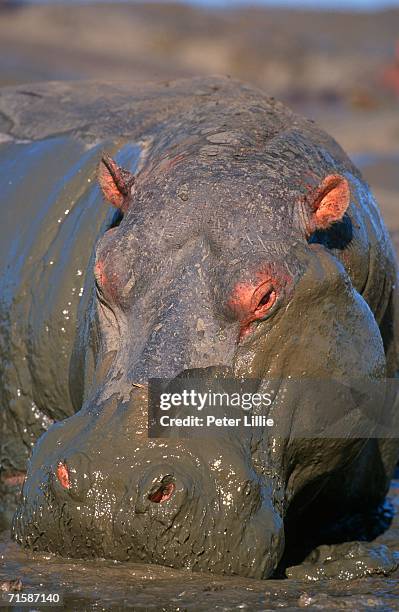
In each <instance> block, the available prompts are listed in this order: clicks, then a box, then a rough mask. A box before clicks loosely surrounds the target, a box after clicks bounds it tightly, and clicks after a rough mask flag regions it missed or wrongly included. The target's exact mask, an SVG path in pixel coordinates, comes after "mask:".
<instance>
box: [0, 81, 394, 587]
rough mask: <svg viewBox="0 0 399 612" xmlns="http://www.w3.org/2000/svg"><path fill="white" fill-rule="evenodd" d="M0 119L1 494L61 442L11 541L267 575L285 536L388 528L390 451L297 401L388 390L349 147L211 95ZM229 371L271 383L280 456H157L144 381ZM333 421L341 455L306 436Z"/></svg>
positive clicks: (178, 446) (191, 451)
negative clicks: (362, 523)
mask: <svg viewBox="0 0 399 612" xmlns="http://www.w3.org/2000/svg"><path fill="white" fill-rule="evenodd" d="M0 116H1V117H2V118H3V120H4V123H5V128H3V130H4V131H5V133H6V134H7V136H6V137H4V143H3V144H2V145H1V146H0V157H1V163H2V169H3V171H2V175H3V176H2V177H1V181H2V187H1V193H2V199H3V202H2V210H3V223H2V238H1V247H0V248H1V256H2V259H1V261H2V266H3V267H2V280H1V287H0V292H1V302H0V338H1V355H2V363H1V378H0V382H1V393H2V396H3V400H2V406H1V407H2V413H1V417H2V428H3V432H4V435H3V437H2V440H1V445H2V446H1V451H2V461H3V472H2V486H3V490H4V491H6V492H7V491H9V490H11V489H10V487H11V486H12V485H15V484H16V483H17V481H18V479H19V480H22V479H23V476H24V471H25V462H26V460H27V456H28V454H29V453H30V449H31V447H32V445H33V444H34V442H35V440H36V438H37V437H38V436H39V435H40V434H41V433H43V431H45V430H47V431H45V433H43V435H42V436H41V437H40V440H39V441H38V442H37V444H36V445H35V446H34V448H33V453H32V456H31V458H30V460H29V463H28V471H27V476H26V479H25V483H24V485H23V491H22V496H21V499H20V501H19V505H18V508H17V511H16V514H15V517H14V522H13V536H14V538H15V539H16V540H17V541H18V542H19V543H20V544H21V545H23V546H25V547H28V548H31V549H33V550H44V551H51V552H55V553H59V554H62V555H66V556H72V557H107V558H111V559H117V560H120V561H125V560H131V561H141V562H151V563H159V564H164V565H169V566H173V567H187V568H191V569H202V570H209V571H212V572H218V573H226V574H241V575H244V576H250V577H256V578H266V577H268V576H270V575H271V574H272V573H273V571H274V570H275V569H276V567H277V566H278V564H279V561H280V559H281V557H282V555H283V553H284V546H285V543H284V530H285V523H287V522H289V523H290V524H291V525H292V524H295V521H297V520H299V519H300V517H303V516H306V517H307V518H308V520H309V521H312V520H315V521H316V519H317V520H320V519H323V520H325V521H326V522H328V521H335V520H336V519H337V518H338V517H339V516H341V515H342V514H344V513H351V512H358V511H363V510H367V509H373V508H375V507H376V506H377V505H378V504H379V503H380V502H381V501H382V500H383V498H384V496H385V494H386V491H387V487H388V483H389V480H390V478H391V476H392V472H393V469H394V466H395V463H396V460H397V457H398V443H397V441H396V440H395V439H391V438H389V437H386V438H385V439H376V438H372V437H371V438H369V437H368V434H366V435H365V436H362V437H359V436H356V435H350V428H351V425H352V424H357V423H358V421H359V419H360V418H361V417H359V415H358V412H357V411H356V408H357V404H356V394H355V393H353V394H352V395H350V394H349V395H345V394H344V395H342V394H341V395H340V394H339V393H337V395H336V396H333V397H332V399H331V398H330V397H329V398H327V397H321V396H320V394H319V395H318V396H315V397H309V394H307V395H306V394H304V395H299V396H298V395H295V394H292V393H290V392H289V391H288V392H287V385H286V383H285V381H287V380H291V379H298V380H323V381H337V382H338V383H340V384H342V383H345V382H348V384H349V385H350V383H351V380H352V379H353V378H355V379H356V380H359V381H361V384H362V385H363V384H364V385H365V387H367V385H370V384H373V383H374V382H375V383H376V384H377V383H378V382H379V381H380V382H383V381H385V380H386V379H388V378H394V377H395V375H396V372H397V370H398V343H397V341H398V330H397V306H396V295H395V291H396V289H395V283H396V281H397V269H396V265H395V259H394V254H393V249H392V246H391V243H390V239H389V237H388V234H387V231H386V229H385V226H384V223H383V221H382V219H381V216H380V213H379V210H378V207H377V205H376V203H375V201H374V199H373V197H372V195H371V193H370V191H369V189H368V187H367V185H366V184H365V182H364V181H363V179H362V177H361V175H360V173H359V171H358V170H357V169H356V168H355V167H354V166H353V164H352V163H351V161H350V160H349V159H348V157H347V156H346V155H345V153H344V152H343V151H342V149H341V148H340V147H339V146H338V145H337V144H336V142H335V141H334V140H333V139H332V138H330V137H329V136H328V135H327V134H325V133H324V132H323V131H321V130H320V129H319V128H317V127H316V126H315V125H314V123H313V122H310V121H308V120H306V119H303V118H301V117H299V116H297V115H295V114H294V113H292V112H291V111H290V110H289V109H287V108H286V107H285V106H283V105H282V104H280V103H278V102H276V101H274V100H273V99H271V98H268V97H266V96H264V95H263V94H261V93H259V92H258V91H256V90H253V89H251V88H249V87H247V86H244V85H241V84H239V83H236V82H234V81H230V80H228V79H221V78H211V79H194V80H185V81H177V82H175V83H162V84H159V85H137V84H131V85H123V86H122V85H107V84H106V83H100V84H96V83H90V84H82V83H80V84H65V83H64V84H50V85H35V86H30V87H29V89H27V88H26V87H25V88H22V87H20V88H16V89H11V88H8V89H7V88H6V89H4V90H3V91H2V93H1V94H0ZM104 151H105V152H104ZM97 178H98V183H97ZM101 191H102V194H103V196H104V197H105V199H106V200H107V201H108V202H109V203H110V204H111V205H112V208H108V207H107V206H105V205H104V204H103V203H102V202H101V200H102V197H101ZM113 211H114V212H113ZM226 371H227V372H228V373H229V376H231V377H233V378H237V379H242V378H251V379H256V380H258V381H259V388H262V385H267V381H268V380H269V379H273V380H274V381H275V380H278V381H280V383H279V385H278V388H277V391H276V392H275V394H274V396H273V401H272V403H271V406H270V409H269V414H270V415H272V416H273V417H274V420H275V422H276V430H275V432H274V433H273V434H272V436H271V435H270V432H268V433H267V434H266V432H265V431H264V430H262V428H259V427H257V428H254V429H250V430H249V432H247V433H243V432H242V431H240V432H239V433H238V432H235V431H234V429H231V430H229V429H227V428H226V430H225V431H224V432H223V434H224V435H221V436H220V435H219V436H209V437H201V438H196V437H195V436H194V437H190V438H182V439H176V438H170V439H167V438H164V439H161V438H149V437H148V435H147V383H148V381H149V379H151V378H163V379H167V380H171V381H173V380H174V379H176V378H178V377H186V378H188V379H189V378H190V376H193V377H197V378H198V377H199V378H201V377H203V378H204V379H206V381H207V383H208V382H209V384H211V382H212V380H216V379H218V377H220V376H221V373H223V372H226ZM312 388H313V387H312ZM314 388H315V389H316V388H317V385H316V386H315V387H314ZM316 395H317V394H316ZM333 395H334V394H333ZM331 406H333V407H334V410H335V409H336V410H337V411H338V412H339V414H340V415H341V416H342V417H343V418H346V419H347V421H346V422H347V426H348V435H347V436H343V435H341V436H340V435H336V436H331V437H326V436H324V437H323V436H319V437H316V436H314V437H313V438H312V437H305V436H299V435H296V432H297V431H299V430H300V426H301V424H303V423H310V422H312V423H313V424H314V423H315V422H319V421H320V423H323V422H324V420H325V418H326V416H328V414H327V413H328V412H329V411H330V410H331ZM54 421H55V422H54ZM281 423H284V427H285V435H284V436H282V435H279V425H280V424H281ZM298 428H299V429H298ZM287 431H288V435H286V434H287ZM355 431H356V428H355ZM7 487H8V489H7ZM10 499H11V498H10Z"/></svg>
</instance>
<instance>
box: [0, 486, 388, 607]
mask: <svg viewBox="0 0 399 612" xmlns="http://www.w3.org/2000/svg"><path fill="white" fill-rule="evenodd" d="M389 500H390V503H391V504H392V506H393V509H394V510H395V515H394V518H393V521H392V523H391V525H390V527H389V529H388V530H387V531H386V532H385V533H383V534H382V535H380V536H379V537H378V538H377V539H376V540H374V542H373V544H375V546H376V547H377V546H380V545H385V546H386V547H387V548H388V549H389V550H391V551H392V552H393V553H394V554H395V551H398V550H399V516H398V511H399V480H394V481H393V482H392V486H391V489H390V492H389ZM398 560H399V559H398ZM0 564H1V565H0V587H1V585H2V583H4V582H5V581H9V580H15V579H18V578H19V579H20V580H21V581H22V589H23V591H24V592H28V591H29V590H32V591H33V590H34V589H39V588H40V589H41V590H45V591H51V590H53V591H54V590H56V591H58V592H61V593H63V595H64V608H65V609H69V610H82V609H85V610H110V609H122V608H128V609H135V610H144V609H154V610H168V611H169V610H170V611H174V610H176V611H177V610H198V611H200V610H204V611H205V610H245V609H247V610H274V609H279V608H283V609H290V610H293V609H302V608H309V609H314V610H397V609H398V601H399V570H398V569H397V570H395V571H394V572H393V573H391V574H390V575H389V576H384V575H375V576H372V577H370V578H364V577H363V578H360V579H354V580H344V579H341V580H336V579H335V580H319V581H314V580H311V579H306V578H305V576H306V573H307V570H308V569H309V566H305V565H302V566H301V567H295V569H294V570H290V572H293V573H295V575H298V574H301V575H303V576H304V577H301V579H294V578H288V579H283V580H275V579H271V580H251V579H246V578H240V577H228V578H227V577H223V576H220V577H219V576H215V575H211V574H201V573H196V572H189V571H187V572H186V571H182V570H174V569H170V568H167V567H161V566H156V565H144V564H143V565H141V564H140V565H139V564H132V563H124V564H121V563H114V562H112V561H104V560H95V561H86V560H85V561H75V560H74V561H70V560H68V559H63V558H61V557H57V556H55V555H50V554H38V553H36V554H33V553H28V552H26V551H24V550H22V549H21V548H20V547H19V546H17V545H16V544H15V543H13V542H11V541H10V538H9V535H8V533H7V532H3V534H2V535H1V538H0ZM342 565H343V566H344V565H345V564H344V563H342Z"/></svg>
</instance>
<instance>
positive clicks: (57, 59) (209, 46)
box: [0, 0, 399, 247]
mask: <svg viewBox="0 0 399 612" xmlns="http://www.w3.org/2000/svg"><path fill="white" fill-rule="evenodd" d="M215 73H219V74H228V75H231V76H233V77H236V78H239V79H242V80H245V81H248V82H250V83H253V84H254V85H256V86H258V87H259V88H260V89H262V90H263V91H265V92H266V93H268V94H269V95H273V96H276V97H278V98H280V99H282V100H283V101H285V102H286V103H287V104H288V105H290V106H291V107H292V108H294V109H295V110H297V111H299V112H302V113H304V114H306V115H308V116H310V117H311V118H313V119H316V120H317V121H318V122H319V123H320V124H321V125H322V126H323V127H324V128H325V129H327V131H329V132H330V133H331V134H332V135H333V136H334V137H335V138H336V139H337V140H338V141H339V142H340V144H341V145H342V146H343V147H344V148H345V149H346V150H347V151H348V153H349V154H350V155H351V157H352V158H353V159H354V160H355V162H357V163H358V165H360V166H361V168H362V170H363V172H364V174H365V176H366V178H367V179H368V181H369V182H370V184H371V187H372V189H373V191H374V193H375V195H376V196H377V199H378V200H379V201H380V204H381V206H382V208H383V210H384V215H385V218H386V220H387V223H388V225H389V228H390V230H391V232H392V235H393V237H394V241H395V243H396V245H397V247H399V214H398V210H399V209H398V207H399V112H398V111H399V0H398V1H397V2H395V1H394V0H387V1H386V2H379V0H319V2H316V1H315V0H281V2H279V1H278V0H275V2H274V3H273V4H272V3H269V2H265V1H263V2H262V1H261V0H258V1H256V0H255V1H254V0H253V1H252V2H249V1H247V2H246V1H245V0H244V1H239V0H230V1H228V0H224V1H223V0H219V1H218V0H202V1H201V0H193V1H186V2H184V1H181V2H173V3H172V2H152V1H151V2H149V1H147V2H143V1H142V2H132V1H131V2H101V3H98V2H94V1H88V2H74V1H71V0H68V1H67V2H61V1H55V0H54V1H48V2H38V1H34V0H32V1H23V0H0V85H1V86H6V85H16V84H20V83H28V82H32V81H42V80H54V79H87V78H90V79H93V78H100V79H111V80H115V79H117V80H121V79H122V80H125V79H130V80H131V79H171V78H176V77H185V76H190V75H206V74H215Z"/></svg>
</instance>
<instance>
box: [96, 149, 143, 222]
mask: <svg viewBox="0 0 399 612" xmlns="http://www.w3.org/2000/svg"><path fill="white" fill-rule="evenodd" d="M98 182H99V183H100V187H101V191H102V192H103V195H104V197H105V199H106V200H107V201H108V202H110V204H112V205H113V206H116V208H119V209H120V210H122V212H126V210H127V209H128V207H129V203H130V196H131V194H132V187H133V185H134V182H135V177H134V175H133V174H132V173H131V172H129V171H128V170H125V169H124V168H120V167H119V166H118V165H117V164H116V163H115V162H114V160H113V159H112V158H111V157H110V156H109V155H107V154H104V155H103V156H102V157H101V161H100V164H99V167H98Z"/></svg>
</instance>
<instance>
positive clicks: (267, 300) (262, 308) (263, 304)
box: [254, 287, 277, 319]
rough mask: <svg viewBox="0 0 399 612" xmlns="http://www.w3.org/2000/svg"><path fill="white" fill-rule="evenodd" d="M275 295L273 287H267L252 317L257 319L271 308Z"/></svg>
mask: <svg viewBox="0 0 399 612" xmlns="http://www.w3.org/2000/svg"><path fill="white" fill-rule="evenodd" d="M276 297H277V293H276V290H275V289H274V288H273V287H269V288H268V289H267V291H265V293H263V295H262V297H261V299H260V300H259V301H258V304H257V306H256V308H255V310H254V316H255V317H256V318H257V319H260V318H261V317H263V316H264V315H265V314H266V313H267V312H268V310H270V308H271V307H272V306H273V304H274V303H275V301H276Z"/></svg>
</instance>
